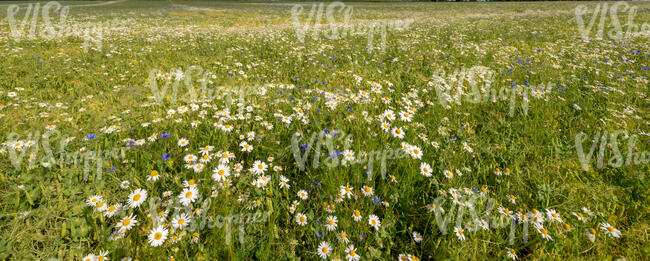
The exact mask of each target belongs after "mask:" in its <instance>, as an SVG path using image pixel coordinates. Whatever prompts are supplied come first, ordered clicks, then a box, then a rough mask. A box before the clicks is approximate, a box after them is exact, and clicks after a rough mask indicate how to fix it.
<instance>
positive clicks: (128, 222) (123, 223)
mask: <svg viewBox="0 0 650 261" xmlns="http://www.w3.org/2000/svg"><path fill="white" fill-rule="evenodd" d="M129 224H131V219H130V218H127V219H124V221H122V226H123V227H126V226H128V225H129Z"/></svg>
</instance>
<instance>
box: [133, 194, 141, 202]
mask: <svg viewBox="0 0 650 261" xmlns="http://www.w3.org/2000/svg"><path fill="white" fill-rule="evenodd" d="M141 197H142V195H140V194H135V196H133V201H138V200H140V198H141Z"/></svg>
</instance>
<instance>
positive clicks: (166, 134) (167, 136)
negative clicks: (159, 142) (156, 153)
mask: <svg viewBox="0 0 650 261" xmlns="http://www.w3.org/2000/svg"><path fill="white" fill-rule="evenodd" d="M160 138H163V139H166V138H169V133H167V132H165V133H163V134H160Z"/></svg>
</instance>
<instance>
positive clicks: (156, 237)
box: [153, 232, 162, 240]
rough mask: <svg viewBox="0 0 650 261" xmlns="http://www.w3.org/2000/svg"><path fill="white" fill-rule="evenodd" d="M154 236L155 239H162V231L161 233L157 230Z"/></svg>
mask: <svg viewBox="0 0 650 261" xmlns="http://www.w3.org/2000/svg"><path fill="white" fill-rule="evenodd" d="M153 238H154V239H155V240H160V238H162V233H160V232H156V234H155V235H153Z"/></svg>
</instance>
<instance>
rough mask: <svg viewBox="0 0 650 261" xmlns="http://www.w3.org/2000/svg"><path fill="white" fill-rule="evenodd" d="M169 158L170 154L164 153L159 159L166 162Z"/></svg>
mask: <svg viewBox="0 0 650 261" xmlns="http://www.w3.org/2000/svg"><path fill="white" fill-rule="evenodd" d="M169 157H171V154H169V153H165V154H163V155H162V157H161V159H163V160H167V159H169Z"/></svg>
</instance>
